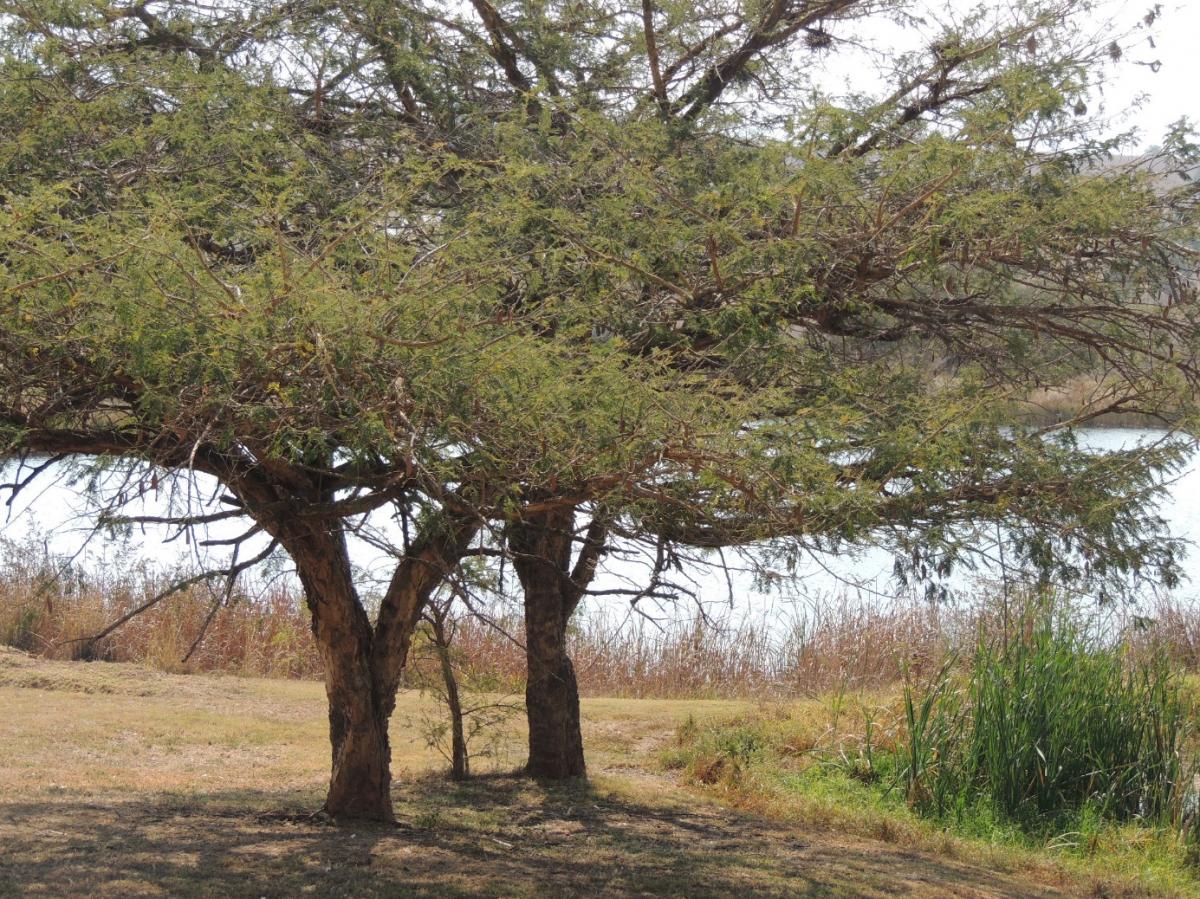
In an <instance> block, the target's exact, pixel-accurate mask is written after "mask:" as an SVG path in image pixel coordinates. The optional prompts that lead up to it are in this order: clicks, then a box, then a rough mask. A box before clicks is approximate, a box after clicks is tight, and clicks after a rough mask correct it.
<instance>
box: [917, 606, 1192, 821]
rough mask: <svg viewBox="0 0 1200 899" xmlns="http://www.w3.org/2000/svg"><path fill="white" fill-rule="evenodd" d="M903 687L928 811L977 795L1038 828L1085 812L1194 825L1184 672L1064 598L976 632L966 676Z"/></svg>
mask: <svg viewBox="0 0 1200 899" xmlns="http://www.w3.org/2000/svg"><path fill="white" fill-rule="evenodd" d="M904 701H905V708H906V715H907V727H906V738H905V741H904V747H903V753H904V767H903V769H902V775H903V778H904V780H905V782H906V784H907V787H908V798H909V802H910V803H911V804H912V805H914V806H915V807H917V808H919V809H921V810H922V811H925V812H928V813H931V814H934V815H937V816H946V815H959V816H962V815H963V814H964V810H966V809H975V808H977V807H980V806H981V805H982V806H983V807H985V808H987V809H991V810H993V811H994V812H995V813H996V814H997V815H999V816H1000V817H1001V818H1004V819H1007V820H1011V821H1014V822H1017V823H1018V824H1020V825H1021V826H1022V827H1025V828H1026V829H1030V830H1034V831H1039V832H1044V831H1047V830H1051V829H1054V828H1059V829H1061V828H1062V825H1063V823H1064V822H1065V821H1070V820H1073V819H1074V818H1076V817H1077V816H1080V815H1082V816H1084V817H1085V818H1086V817H1087V816H1089V815H1094V816H1098V818H1099V819H1100V820H1103V821H1113V822H1125V821H1131V820H1142V821H1146V822H1149V823H1152V824H1164V825H1170V826H1177V827H1178V826H1184V827H1186V826H1188V821H1187V820H1185V814H1184V808H1185V805H1186V802H1187V801H1188V797H1189V796H1190V795H1192V791H1193V786H1192V778H1191V776H1190V774H1191V771H1192V763H1191V762H1189V761H1188V755H1187V753H1188V749H1187V741H1188V739H1189V738H1190V737H1191V736H1192V729H1191V725H1190V724H1189V723H1188V722H1189V721H1190V720H1191V718H1192V716H1193V715H1194V709H1193V708H1192V707H1191V705H1190V700H1189V698H1188V696H1187V694H1186V693H1185V691H1184V690H1183V687H1182V684H1181V682H1180V679H1179V677H1178V675H1176V674H1175V673H1174V672H1173V671H1172V670H1171V669H1170V667H1169V666H1168V664H1167V662H1166V661H1165V660H1164V659H1163V658H1160V657H1149V658H1130V657H1129V656H1128V655H1127V654H1126V652H1125V650H1124V648H1123V647H1122V646H1120V645H1117V646H1113V645H1111V643H1106V642H1105V641H1104V640H1103V635H1102V634H1100V633H1099V632H1097V631H1094V630H1090V629H1087V628H1085V627H1084V626H1083V625H1082V624H1081V623H1080V621H1079V619H1078V617H1077V616H1075V615H1073V614H1071V613H1070V612H1069V611H1067V610H1066V609H1065V608H1064V607H1063V606H1061V605H1059V604H1056V603H1053V602H1051V601H1045V602H1038V603H1035V604H1033V605H1032V606H1031V607H1030V608H1028V609H1027V610H1025V611H1024V613H1023V614H1022V615H1021V616H1020V617H1019V618H1018V619H1017V620H1016V621H1014V622H1013V625H1012V627H1011V628H1006V629H1005V631H1004V633H1003V634H1001V635H999V636H995V635H993V636H991V637H987V638H985V637H982V636H981V638H980V643H979V646H978V648H977V650H976V652H975V654H974V658H973V659H972V660H971V663H970V666H969V670H968V672H967V673H966V675H965V684H963V685H962V686H961V687H960V686H959V684H958V681H957V679H956V678H955V677H954V676H953V675H952V674H951V673H950V671H949V670H948V669H943V670H942V671H941V672H939V674H938V676H937V677H935V678H934V679H933V681H932V683H931V684H930V686H929V687H927V688H925V689H921V690H918V689H917V688H916V687H914V686H913V685H912V684H909V685H907V686H906V688H905V696H904ZM1193 801H1194V800H1193Z"/></svg>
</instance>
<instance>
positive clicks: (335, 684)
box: [279, 521, 476, 821]
mask: <svg viewBox="0 0 1200 899" xmlns="http://www.w3.org/2000/svg"><path fill="white" fill-rule="evenodd" d="M475 528H476V525H475V524H474V523H472V522H465V521H460V522H454V523H452V525H451V526H449V527H446V528H441V527H438V528H436V529H435V530H434V531H432V532H431V533H430V534H427V535H425V536H423V537H422V538H421V539H419V540H418V541H417V542H416V544H414V546H413V547H412V549H411V550H410V552H409V554H408V555H407V556H405V557H404V559H402V560H401V562H400V563H399V565H398V566H397V568H396V572H395V574H394V575H393V578H392V583H391V585H390V586H389V589H388V591H387V593H386V594H385V596H384V599H383V602H382V604H381V608H380V615H379V621H378V623H377V624H376V626H375V628H374V629H372V627H371V622H370V620H369V619H368V617H367V613H366V611H365V609H364V608H363V606H362V603H361V602H359V598H358V594H357V592H356V590H355V587H354V582H353V578H352V576H351V568H350V558H349V554H348V552H347V549H346V543H345V538H344V535H343V533H342V531H341V529H340V524H339V523H338V522H334V523H332V524H329V523H320V522H313V523H311V524H308V525H305V524H303V523H295V522H293V523H289V524H287V525H286V526H284V527H281V528H280V529H279V531H280V536H281V540H282V542H283V543H284V545H285V547H286V548H287V550H288V552H289V553H290V554H291V557H292V559H293V561H294V562H295V564H296V570H297V573H298V574H299V577H300V581H301V584H302V585H303V587H304V593H305V597H306V600H307V603H308V608H309V611H310V612H311V614H312V629H313V635H314V637H315V638H316V643H317V647H318V650H319V652H320V654H321V659H322V662H323V663H324V667H325V693H326V696H327V697H328V700H329V739H330V744H331V748H332V766H331V775H330V783H329V795H328V797H327V799H326V802H325V808H324V811H325V812H326V813H327V814H329V815H330V816H331V817H334V818H339V819H364V820H372V821H392V820H394V815H393V811H392V800H391V746H390V743H389V741H388V720H389V719H390V717H391V714H392V710H393V709H394V708H395V705H396V690H397V688H398V687H399V683H400V676H401V674H402V672H403V669H404V664H405V661H406V658H407V655H408V647H409V644H410V643H411V640H412V633H413V630H414V629H415V628H416V624H417V621H418V619H419V618H420V614H421V611H422V609H423V608H424V605H425V602H426V601H427V600H428V598H429V595H430V594H431V593H432V591H433V590H434V589H435V588H436V586H437V585H438V584H439V583H441V581H442V580H443V579H444V578H445V577H446V576H447V574H448V573H449V571H450V570H451V569H452V567H453V566H454V565H455V564H456V563H457V562H458V560H459V559H460V558H461V557H462V554H463V552H464V551H465V549H466V547H467V545H468V543H469V542H470V539H471V537H472V535H473V534H474V533H475Z"/></svg>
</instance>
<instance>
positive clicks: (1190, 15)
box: [1097, 0, 1200, 149]
mask: <svg viewBox="0 0 1200 899" xmlns="http://www.w3.org/2000/svg"><path fill="white" fill-rule="evenodd" d="M1154 5H1155V4H1154V2H1152V0H1134V2H1128V0H1107V2H1105V3H1104V4H1103V5H1102V12H1101V13H1100V14H1099V15H1097V21H1102V20H1103V19H1102V17H1103V16H1109V17H1111V18H1112V19H1113V20H1114V23H1115V24H1117V25H1118V26H1119V27H1121V28H1122V30H1123V29H1125V28H1130V27H1133V25H1134V24H1136V23H1137V22H1138V21H1139V20H1140V19H1141V17H1142V16H1144V15H1145V14H1146V11H1147V10H1149V9H1150V8H1151V7H1152V6H1154ZM1161 5H1162V15H1161V17H1160V18H1159V19H1158V21H1157V22H1155V23H1154V25H1153V26H1152V27H1151V28H1150V29H1149V35H1150V37H1151V38H1152V39H1153V41H1154V46H1153V47H1151V46H1150V45H1149V43H1148V41H1147V40H1146V39H1145V38H1143V39H1142V41H1141V43H1139V44H1137V45H1135V46H1133V47H1132V48H1131V49H1130V50H1129V52H1128V53H1127V55H1126V57H1125V59H1124V60H1123V63H1122V64H1121V65H1119V66H1117V67H1114V68H1113V69H1112V75H1113V78H1114V82H1113V83H1112V84H1110V85H1109V87H1108V89H1107V90H1106V91H1105V96H1104V102H1105V105H1106V106H1107V108H1108V111H1109V112H1110V113H1115V112H1116V111H1117V110H1120V109H1124V108H1126V107H1129V106H1130V105H1132V104H1133V103H1134V101H1135V100H1136V99H1137V98H1138V97H1139V96H1140V95H1145V97H1146V100H1145V105H1144V106H1142V108H1141V109H1140V110H1139V111H1138V112H1137V113H1136V114H1135V116H1134V119H1133V121H1132V122H1131V124H1133V125H1136V127H1137V128H1138V130H1139V132H1140V139H1141V146H1142V148H1143V149H1145V148H1146V147H1149V146H1150V145H1152V144H1155V143H1159V142H1160V140H1161V137H1162V135H1163V133H1164V132H1165V131H1166V130H1167V127H1168V126H1169V125H1170V124H1171V123H1172V122H1174V121H1176V120H1177V119H1179V118H1180V117H1181V116H1186V117H1188V118H1189V119H1192V120H1193V122H1200V0H1165V2H1163V3H1162V4H1161ZM1154 60H1158V61H1159V62H1161V63H1162V67H1161V68H1160V69H1159V70H1158V72H1153V71H1152V70H1151V68H1150V66H1149V65H1139V64H1137V63H1139V62H1141V63H1150V62H1152V61H1154Z"/></svg>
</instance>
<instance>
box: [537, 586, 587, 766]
mask: <svg viewBox="0 0 1200 899" xmlns="http://www.w3.org/2000/svg"><path fill="white" fill-rule="evenodd" d="M555 592H557V591H555ZM546 598H552V599H556V598H557V597H556V596H554V594H553V593H550V592H549V591H547V597H546ZM529 600H530V597H529V593H528V592H526V594H525V643H526V658H527V662H528V666H529V677H528V681H527V682H526V685H525V710H526V716H527V717H528V719H529V762H528V764H527V766H526V771H527V772H528V773H529V774H530V775H531V776H532V777H538V778H546V779H549V780H564V779H566V778H570V777H583V776H585V775H586V774H587V768H586V765H585V763H584V758H583V734H582V732H581V730H580V726H579V687H578V685H577V683H576V681H575V666H574V665H572V664H571V659H570V657H569V656H568V655H567V646H566V622H565V621H563V619H562V614H561V611H560V609H559V608H555V607H554V606H551V605H550V604H549V603H543V602H542V601H538V600H535V601H534V602H530V601H529Z"/></svg>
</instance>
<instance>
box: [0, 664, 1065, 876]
mask: <svg viewBox="0 0 1200 899" xmlns="http://www.w3.org/2000/svg"><path fill="white" fill-rule="evenodd" d="M18 677H19V678H28V679H29V680H28V681H27V683H28V684H29V685H28V686H25V685H22V682H21V681H19V680H17V679H16V678H18ZM0 678H7V680H4V681H3V683H4V684H7V686H5V685H3V684H0V710H2V713H0V897H9V896H13V897H18V896H20V897H24V896H37V897H75V896H80V897H84V896H86V897H127V896H171V897H177V896H178V897H200V896H204V897H209V896H214V897H222V896H233V897H241V896H247V897H276V896H278V897H283V896H287V897H292V896H321V897H325V896H328V897H347V896H354V897H373V896H379V897H384V896H386V897H396V896H439V897H440V896H538V897H544V896H550V897H554V896H581V895H582V896H589V897H618V896H688V897H698V896H714V897H715V896H721V897H725V896H749V895H753V896H833V897H837V896H861V897H882V896H895V895H900V896H914V897H933V896H939V897H941V896H963V897H1000V896H1046V895H1058V894H1057V893H1054V892H1053V891H1052V889H1050V887H1044V886H1042V885H1041V884H1039V883H1037V882H1034V881H1032V880H1030V878H1029V876H1028V875H1027V874H1026V873H1024V872H1000V871H995V870H989V869H987V868H985V867H983V866H980V865H974V864H970V863H968V862H965V861H962V860H958V859H954V858H949V857H943V856H940V855H938V854H936V853H930V852H914V851H909V850H907V849H905V848H903V847H901V846H898V845H896V844H888V843H883V842H875V841H871V840H867V839H857V838H848V837H845V836H844V835H838V834H834V833H828V832H817V831H811V830H801V829H798V828H796V827H793V826H788V825H785V824H781V823H779V822H772V821H767V820H763V819H761V818H758V817H754V816H751V815H748V814H740V813H735V812H733V811H731V810H729V809H727V808H724V807H722V806H720V805H718V804H716V803H714V802H711V801H708V800H705V799H703V798H698V797H696V796H694V795H690V794H688V793H687V792H685V791H683V790H682V789H680V787H679V785H678V784H677V783H676V782H675V781H674V780H673V779H672V778H671V777H669V776H664V775H663V774H662V773H661V772H659V771H657V770H656V769H655V767H654V765H653V756H654V755H655V754H656V752H657V750H658V747H660V746H661V745H662V742H663V740H665V739H667V738H668V737H669V735H670V734H671V733H672V732H673V729H674V727H675V726H676V725H677V724H678V723H679V721H681V720H683V718H685V717H686V716H687V715H689V714H694V715H697V716H703V715H712V714H728V713H730V712H731V711H733V710H735V708H736V707H742V706H741V705H740V704H735V703H728V702H724V703H705V702H699V701H679V702H664V701H655V700H612V699H588V700H585V702H584V719H585V725H584V726H585V741H586V742H587V743H588V745H589V765H590V769H589V770H590V771H591V772H592V774H593V777H594V783H593V785H590V786H588V785H582V784H580V785H575V786H569V787H565V788H548V787H545V786H542V785H538V784H536V783H532V782H530V781H528V780H526V779H523V778H520V777H515V776H512V775H486V776H482V777H479V778H477V779H474V780H472V781H470V782H468V783H466V784H463V785H453V784H450V783H448V782H447V781H446V780H445V779H444V778H443V777H442V776H441V775H440V773H439V772H440V771H441V770H442V768H443V767H444V762H443V761H442V760H441V759H440V757H439V756H438V755H437V753H436V751H434V750H432V749H430V748H429V746H428V745H427V743H426V740H425V737H424V734H423V733H422V731H421V729H420V727H419V726H417V725H415V724H411V723H406V722H419V721H420V720H422V719H423V718H425V717H427V716H428V715H430V714H435V713H436V712H437V709H436V707H435V706H432V705H431V704H430V702H429V700H428V699H427V698H423V697H421V696H419V695H418V694H415V693H412V692H409V693H404V694H401V696H400V697H399V699H398V709H397V715H396V717H395V718H394V720H393V728H392V746H393V770H394V772H396V774H397V776H398V778H399V779H400V780H401V781H405V782H402V783H400V784H399V785H398V786H397V788H396V795H395V801H396V810H397V814H398V816H399V818H400V821H401V824H400V826H398V827H395V828H383V829H380V828H344V827H334V826H330V825H327V824H323V823H321V822H320V821H317V820H314V819H312V818H311V817H310V816H309V812H310V811H311V810H312V809H315V808H317V807H319V805H320V803H321V799H322V792H323V789H324V785H325V780H326V777H327V774H328V768H329V755H328V753H329V749H328V743H327V737H326V728H327V722H326V709H325V705H324V697H323V695H322V692H323V691H322V688H321V685H320V684H316V683H311V682H296V681H265V680H252V679H246V680H241V679H235V678H223V677H208V676H178V675H167V674H159V673H155V672H149V671H146V670H145V669H141V668H138V667H137V666H132V665H112V664H107V663H90V664H89V663H65V662H46V661H42V660H37V659H32V658H30V657H28V656H24V655H23V654H19V653H11V652H5V653H0ZM46 682H49V683H51V684H58V685H60V686H50V687H46V686H44V685H43V684H44V683H46ZM70 684H74V685H76V686H77V687H78V689H76V688H75V687H72V688H66V687H64V686H61V685H70ZM104 685H108V687H111V689H108V688H106V687H105V686H104ZM505 739H506V740H507V741H508V742H507V743H506V744H505V746H506V747H507V748H505V749H504V753H502V755H501V758H506V759H508V758H511V761H508V762H505V764H508V765H510V766H512V765H514V764H516V763H519V761H520V756H521V746H522V744H523V743H524V734H523V732H522V731H521V729H520V726H519V722H518V723H517V724H515V725H514V726H513V728H512V730H511V733H507V734H506V736H505ZM480 770H486V769H485V768H483V766H481V767H480ZM1052 885H1053V884H1052Z"/></svg>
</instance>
